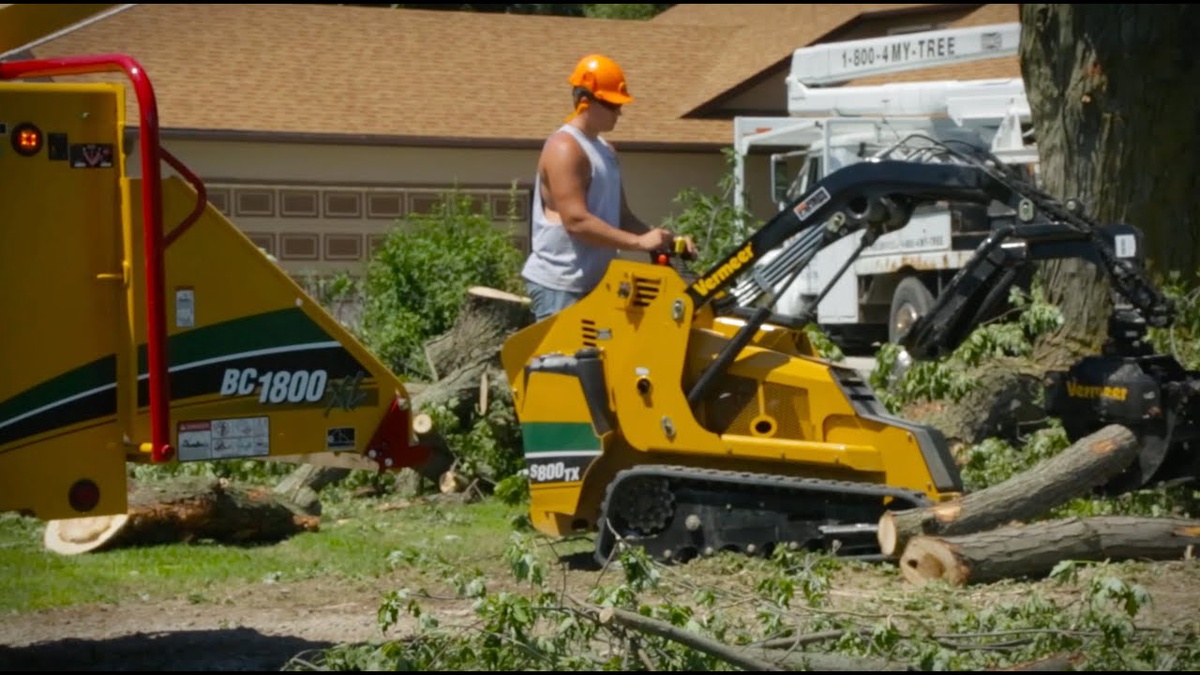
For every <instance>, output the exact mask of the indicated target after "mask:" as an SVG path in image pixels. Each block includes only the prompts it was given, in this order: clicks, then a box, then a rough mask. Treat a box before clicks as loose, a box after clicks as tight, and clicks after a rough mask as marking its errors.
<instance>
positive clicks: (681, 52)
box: [33, 4, 1019, 146]
mask: <svg viewBox="0 0 1200 675" xmlns="http://www.w3.org/2000/svg"><path fill="white" fill-rule="evenodd" d="M914 7H922V5H885V4H879V5H677V6H676V7H675V8H673V9H671V10H668V11H667V12H664V13H663V14H662V15H660V16H659V17H657V18H655V19H653V20H651V21H624V20H615V19H614V20H606V19H585V18H568V17H552V16H528V15H513V14H495V13H474V12H454V11H434V10H401V9H386V8H380V7H376V8H370V7H348V6H338V5H257V4H233V5H179V4H164V5H149V4H144V5H136V6H133V7H132V8H130V9H128V10H126V11H124V12H121V13H119V14H117V15H115V16H112V17H109V18H107V19H105V20H104V21H101V22H98V23H95V24H92V25H89V26H86V27H84V28H81V29H79V30H77V31H74V32H71V33H69V34H66V35H64V36H61V37H59V38H57V39H54V40H51V41H48V42H45V43H43V44H41V45H38V46H37V47H35V48H34V50H33V52H34V54H35V56H36V57H38V58H48V57H58V56H67V55H78V54H98V53H110V52H120V53H126V54H129V55H130V56H132V57H133V58H135V59H137V60H138V61H139V62H140V63H141V64H142V66H144V67H145V69H146V72H147V73H148V74H149V76H150V78H151V79H152V81H153V83H154V86H155V90H156V94H157V97H158V103H159V119H160V123H161V125H162V126H163V128H164V129H183V130H194V131H200V132H230V133H239V134H255V133H283V134H300V135H309V134H316V135H323V134H330V135H346V136H350V137H362V138H368V139H370V138H376V139H381V138H393V139H395V138H409V139H427V140H430V142H432V143H443V142H447V141H448V140H451V139H457V140H459V141H462V142H480V143H485V142H495V143H502V142H512V141H518V142H527V143H534V142H540V141H541V139H543V138H545V136H546V134H547V133H548V132H549V131H550V130H552V129H553V128H555V127H557V126H558V125H560V124H561V123H562V122H563V120H564V118H565V117H566V115H567V114H568V113H569V112H570V108H571V103H570V91H569V87H568V85H567V81H566V79H567V75H568V74H569V73H570V71H571V69H572V68H573V67H574V65H575V63H576V61H577V60H578V59H579V58H580V57H582V56H583V55H584V54H587V53H589V52H592V51H599V52H603V53H606V54H608V55H610V56H612V57H613V58H614V59H616V60H617V61H618V62H619V63H621V64H622V66H623V67H624V68H625V70H626V74H627V76H628V78H629V88H630V92H631V93H632V94H633V96H634V97H635V101H634V102H633V103H632V104H630V105H629V106H627V107H626V109H625V111H624V113H623V115H624V119H623V120H622V122H621V123H620V124H619V125H618V126H617V128H616V129H615V130H614V131H613V132H612V133H611V134H609V137H610V138H612V139H613V140H614V141H616V142H619V143H653V144H663V145H667V146H669V145H680V144H695V143H702V144H714V145H727V144H728V143H729V142H730V141H731V137H730V134H731V125H730V123H729V121H727V120H706V119H687V118H684V117H683V115H685V114H686V113H687V112H688V111H691V110H694V109H695V108H696V107H698V106H700V105H701V104H703V103H705V102H707V101H710V100H713V99H715V98H717V97H719V96H720V95H721V94H723V93H725V92H728V91H730V90H731V89H732V88H734V87H736V86H737V85H739V84H741V83H742V82H744V81H745V80H747V79H749V78H751V77H753V76H754V75H757V74H758V73H760V72H762V71H763V70H764V69H766V68H769V67H771V66H773V65H776V64H779V63H780V62H781V61H783V60H786V59H787V58H789V57H790V55H791V53H792V51H793V50H794V49H795V48H796V47H799V46H804V45H807V44H811V43H813V42H814V41H817V40H819V39H820V38H821V37H822V36H824V35H826V34H828V33H830V32H831V31H833V30H835V29H837V28H839V27H840V26H843V25H845V24H846V23H847V22H849V21H851V20H853V19H855V18H856V17H858V16H859V15H860V14H864V13H872V12H884V11H896V10H897V9H899V10H904V9H906V8H914ZM1015 7H1016V5H997V6H992V5H986V6H983V7H982V8H981V9H979V10H978V11H976V12H974V13H973V14H971V15H970V16H969V17H968V19H969V20H971V21H976V20H977V21H978V22H979V23H992V22H998V21H1005V20H1012V19H1010V18H1003V17H1004V16H1008V14H1012V15H1014V16H1015V10H1012V9H1005V8H1015ZM989 8H999V9H989ZM1006 12H1008V14H1005V13H1006ZM997 17H1000V18H997ZM968 19H964V22H962V25H971V24H968V23H965V21H967V20H968ZM997 61H1001V60H1000V59H997ZM1006 63H1008V66H1011V63H1010V62H1006ZM1008 66H1006V65H1005V64H999V65H998V66H997V67H998V68H1001V69H1003V68H1004V67H1008ZM958 67H959V66H955V67H954V68H958ZM974 68H975V71H976V72H979V71H980V69H982V68H983V66H981V65H978V64H977V65H976V66H974ZM989 72H990V71H989ZM1018 72H1019V71H1018ZM909 75H911V76H912V77H913V79H925V78H927V77H929V71H920V72H918V73H912V74H905V75H904V76H899V75H897V76H888V77H887V78H885V79H884V80H883V81H900V80H902V79H906V78H907V76H909ZM975 76H978V75H975ZM997 76H1003V75H997ZM1009 76H1013V75H1009ZM82 79H100V80H110V81H121V77H120V76H118V75H115V74H102V75H96V76H87V77H84V78H82ZM783 97H784V92H780V98H781V100H782V99H783ZM130 114H131V117H132V116H133V115H135V114H136V108H135V107H134V105H133V102H132V100H131V101H130Z"/></svg>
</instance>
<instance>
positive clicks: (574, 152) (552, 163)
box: [540, 131, 588, 171]
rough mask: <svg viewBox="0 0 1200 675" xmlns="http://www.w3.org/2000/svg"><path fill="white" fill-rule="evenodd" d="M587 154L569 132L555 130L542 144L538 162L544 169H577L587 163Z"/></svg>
mask: <svg viewBox="0 0 1200 675" xmlns="http://www.w3.org/2000/svg"><path fill="white" fill-rule="evenodd" d="M587 161H588V160H587V155H586V154H584V152H583V148H581V147H579V143H578V142H577V141H576V140H575V138H574V137H572V136H571V134H568V133H566V132H563V131H559V132H555V133H553V134H551V135H550V137H549V138H547V139H546V142H545V143H544V144H543V145H542V157H541V161H540V164H541V165H542V167H543V168H544V169H549V170H552V171H553V170H564V169H574V170H579V169H580V167H585V166H586V165H587Z"/></svg>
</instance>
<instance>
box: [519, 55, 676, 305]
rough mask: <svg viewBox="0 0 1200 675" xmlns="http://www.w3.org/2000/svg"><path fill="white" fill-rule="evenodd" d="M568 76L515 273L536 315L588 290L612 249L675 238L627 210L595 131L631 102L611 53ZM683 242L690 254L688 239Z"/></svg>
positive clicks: (617, 169)
mask: <svg viewBox="0 0 1200 675" xmlns="http://www.w3.org/2000/svg"><path fill="white" fill-rule="evenodd" d="M567 81H568V83H569V84H570V85H571V88H572V89H571V96H572V100H573V101H574V104H575V111H574V112H573V113H572V114H571V115H570V116H569V117H567V121H566V123H565V124H563V125H562V126H561V127H559V129H558V130H556V131H555V132H554V133H553V134H551V135H550V137H549V138H548V139H547V140H546V143H545V144H544V145H543V146H542V154H541V157H540V158H539V159H538V169H537V180H536V181H535V182H534V188H533V224H532V228H533V232H532V241H531V251H530V254H529V258H528V259H527V260H526V261H525V266H524V268H523V269H522V272H521V275H522V276H523V277H524V279H525V284H526V288H527V290H528V293H529V297H530V299H531V300H532V305H533V313H534V317H535V318H536V319H537V320H538V321H540V320H542V319H544V318H546V317H548V316H550V315H552V314H555V313H557V312H559V311H561V310H563V309H565V308H566V307H568V306H570V305H571V304H573V303H575V302H576V301H578V300H579V299H580V298H582V297H583V296H584V295H586V294H588V293H589V292H591V290H592V289H593V288H595V287H596V285H597V284H598V283H599V282H600V279H601V278H602V277H603V276H604V273H605V271H606V270H607V269H608V264H609V263H610V262H611V261H612V260H613V258H615V257H616V255H617V251H618V250H626V251H646V252H651V251H660V250H661V251H669V250H671V249H672V247H673V246H674V240H675V236H674V235H673V234H672V233H671V232H670V231H668V230H666V229H663V228H661V227H655V228H652V227H650V226H648V225H646V223H644V222H642V220H641V219H640V218H638V217H637V216H636V215H634V214H633V212H632V211H631V210H630V209H629V202H628V200H627V199H626V198H625V190H624V187H623V186H622V184H621V166H620V163H619V162H618V161H617V152H616V150H615V149H614V148H613V147H612V145H611V144H610V143H609V142H608V141H607V140H605V139H604V138H603V137H602V136H601V134H603V133H606V132H609V131H612V130H613V128H615V127H616V124H617V120H618V119H619V118H620V117H621V107H622V106H624V105H626V104H628V103H632V102H633V96H631V95H630V94H629V87H628V85H627V83H626V81H625V72H624V71H623V70H622V69H621V67H620V66H619V65H617V63H616V61H613V60H612V59H611V58H609V57H607V56H604V55H601V54H590V55H588V56H585V57H583V58H582V59H581V60H580V61H579V63H578V64H576V66H575V71H574V72H573V73H571V76H570V77H569V78H568V79H567ZM687 249H688V251H689V252H690V253H695V248H694V246H693V244H692V243H691V240H690V239H689V240H687Z"/></svg>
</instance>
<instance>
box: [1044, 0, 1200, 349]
mask: <svg viewBox="0 0 1200 675" xmlns="http://www.w3.org/2000/svg"><path fill="white" fill-rule="evenodd" d="M1020 17H1021V28H1022V30H1021V44H1020V57H1021V72H1022V76H1023V77H1024V80H1025V86H1026V90H1027V91H1028V92H1029V103H1030V108H1031V112H1032V116H1033V121H1034V129H1035V133H1036V136H1037V144H1038V155H1039V158H1040V162H1039V164H1040V169H1039V171H1040V181H1041V186H1042V187H1043V189H1045V190H1046V191H1047V192H1048V193H1050V194H1052V195H1054V196H1055V197H1057V198H1059V199H1061V200H1066V199H1067V198H1070V197H1076V198H1078V199H1080V200H1081V201H1082V202H1083V203H1084V205H1085V208H1086V212H1087V214H1088V215H1089V216H1090V217H1091V218H1093V219H1094V220H1096V221H1098V222H1101V223H1104V222H1122V223H1129V224H1132V225H1136V226H1138V227H1140V228H1142V230H1143V231H1144V233H1145V235H1146V242H1145V243H1146V245H1145V249H1146V250H1145V255H1146V258H1147V260H1148V261H1149V265H1150V266H1151V267H1152V269H1154V270H1157V271H1159V272H1166V271H1169V270H1178V271H1179V272H1181V273H1182V274H1184V275H1186V276H1188V277H1190V278H1192V279H1194V278H1195V275H1196V273H1197V270H1198V268H1200V203H1198V202H1197V200H1196V199H1195V194H1196V191H1197V187H1198V185H1197V182H1198V178H1200V133H1198V132H1200V116H1198V115H1197V111H1198V110H1200V58H1197V56H1196V54H1195V50H1194V47H1193V45H1192V41H1193V40H1194V39H1195V36H1196V35H1197V34H1198V32H1200V9H1198V8H1197V7H1195V6H1192V5H1161V4H1160V5H1150V4H1142V5H1083V4H1064V5H1050V4H1031V5H1021V6H1020ZM1044 278H1045V281H1046V290H1047V294H1048V298H1049V299H1050V300H1051V301H1052V302H1054V303H1055V304H1057V305H1059V306H1060V307H1061V308H1062V309H1063V313H1064V318H1065V319H1066V322H1065V325H1064V326H1063V328H1062V329H1061V330H1060V331H1059V332H1058V333H1057V334H1056V335H1054V336H1053V337H1052V338H1051V339H1050V340H1049V341H1048V342H1047V344H1046V347H1048V348H1049V349H1067V350H1074V351H1078V350H1079V349H1087V350H1095V349H1096V348H1098V347H1099V344H1100V342H1101V341H1102V339H1103V337H1104V334H1105V333H1106V321H1107V317H1108V309H1109V306H1110V304H1111V300H1110V295H1109V285H1108V283H1107V279H1106V278H1104V277H1102V276H1101V272H1100V270H1098V269H1096V268H1095V267H1093V266H1092V265H1090V264H1089V263H1085V262H1082V261H1079V260H1062V261H1050V262H1048V263H1046V265H1045V266H1044Z"/></svg>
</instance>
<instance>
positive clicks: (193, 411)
mask: <svg viewBox="0 0 1200 675" xmlns="http://www.w3.org/2000/svg"><path fill="white" fill-rule="evenodd" d="M104 71H115V72H123V73H124V74H125V75H126V76H127V77H128V79H129V81H130V82H131V84H132V91H133V92H134V94H135V95H136V99H137V100H136V104H137V111H138V119H137V123H136V125H135V126H134V125H130V124H127V120H126V90H125V88H124V87H123V86H121V85H120V84H118V83H99V82H89V83H71V84H67V83H53V82H46V81H44V80H40V81H36V82H34V81H29V80H31V79H33V78H46V77H48V76H56V75H74V74H84V73H93V72H104ZM133 131H136V135H135V134H133V133H131V132H133ZM0 141H2V145H0V251H2V252H3V253H2V255H3V257H4V258H3V264H0V325H2V326H3V328H2V329H0V347H2V348H3V357H2V358H0V511H18V512H22V513H26V514H31V515H34V516H36V517H38V518H42V519H64V518H73V517H81V516H98V515H112V514H119V513H124V512H125V511H126V508H127V500H126V491H127V485H126V478H127V475H128V472H127V469H128V463H129V462H139V463H164V462H209V461H223V460H242V459H246V458H268V457H275V456H283V455H303V454H314V453H352V454H355V455H366V456H367V457H369V458H370V459H372V460H374V463H373V464H371V466H376V467H378V468H379V470H386V469H399V468H403V467H413V468H416V469H417V470H418V471H422V472H423V473H426V474H427V475H432V476H434V477H436V475H437V473H438V472H439V471H438V469H437V468H436V467H435V466H434V465H435V464H437V463H438V462H439V461H441V460H440V459H439V456H438V455H437V454H436V453H434V452H433V451H432V450H431V449H430V448H429V447H428V446H427V445H426V444H423V443H422V442H421V439H420V438H418V437H417V436H416V435H414V433H413V428H412V416H411V410H410V408H409V398H408V395H407V393H406V391H405V388H404V386H403V384H402V383H401V382H400V380H399V379H397V377H396V376H395V375H394V374H392V373H391V372H390V371H389V370H388V368H387V367H386V366H384V365H383V364H382V363H381V362H380V361H379V360H378V359H376V358H375V357H374V356H372V354H371V353H369V352H368V351H367V350H366V349H365V348H364V347H363V346H362V345H361V344H359V343H358V342H357V341H356V340H355V339H354V338H353V337H352V336H351V335H350V334H349V333H348V332H347V331H346V330H345V329H344V328H343V327H342V326H341V325H340V324H339V323H338V322H337V321H335V320H334V319H333V318H332V317H331V316H330V315H329V314H328V313H327V312H326V311H325V310H324V309H323V308H322V307H321V306H319V305H318V304H317V302H315V301H314V300H313V299H312V298H311V297H309V296H308V295H306V294H305V293H304V291H303V289H302V288H301V287H300V286H299V285H298V284H297V283H296V282H295V281H293V280H292V279H291V278H290V277H289V276H288V275H287V274H286V273H285V272H284V271H283V270H282V269H280V268H279V267H278V266H277V265H276V264H275V263H274V262H273V261H272V260H271V259H269V258H268V257H267V256H266V255H265V254H264V253H263V252H262V251H261V250H260V249H258V248H257V247H256V246H255V245H254V244H253V243H252V242H251V241H250V240H249V239H248V238H246V237H245V236H244V235H243V234H242V233H241V232H240V231H239V230H238V229H237V228H236V227H235V226H234V225H233V223H231V222H230V221H229V220H227V219H226V218H225V217H224V216H222V215H221V213H220V212H219V211H218V210H217V209H216V208H214V207H213V206H212V205H210V204H209V203H208V202H207V200H206V196H205V189H204V185H203V183H202V182H201V181H200V180H199V179H197V177H196V176H195V175H194V174H193V173H192V172H191V171H190V170H188V168H187V167H186V166H184V165H183V164H182V163H181V162H179V161H178V160H177V159H176V158H175V157H173V156H172V155H171V154H170V153H169V152H167V151H166V150H165V149H164V148H162V147H160V145H159V134H158V114H157V107H156V102H155V97H154V90H153V87H152V85H151V82H150V79H149V78H148V76H147V74H146V72H145V71H144V70H143V69H142V67H141V66H140V64H139V63H138V62H137V61H135V60H134V59H133V58H130V57H128V56H125V55H120V54H110V55H100V56H88V57H70V58H59V59H50V60H33V61H17V62H7V63H0ZM135 148H136V154H134V153H133V152H132V150H133V149H135ZM163 163H165V164H167V165H168V166H169V167H171V169H173V170H174V174H175V175H170V176H167V177H164V172H163V171H162V164H163Z"/></svg>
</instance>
